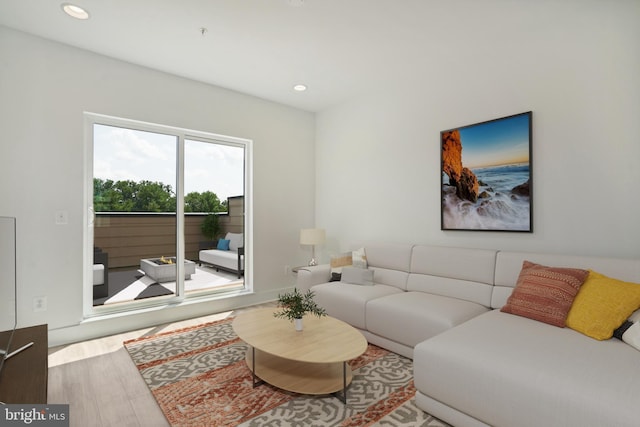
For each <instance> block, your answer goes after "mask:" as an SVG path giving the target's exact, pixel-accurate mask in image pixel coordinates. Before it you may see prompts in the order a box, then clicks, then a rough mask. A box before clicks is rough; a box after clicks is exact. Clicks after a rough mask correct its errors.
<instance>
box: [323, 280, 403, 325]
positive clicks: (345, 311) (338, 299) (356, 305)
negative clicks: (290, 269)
mask: <svg viewBox="0 0 640 427" xmlns="http://www.w3.org/2000/svg"><path fill="white" fill-rule="evenodd" d="M311 290H312V291H313V292H314V293H315V296H314V298H313V299H314V300H315V302H316V303H317V304H318V305H319V306H320V307H322V308H324V309H325V310H326V311H327V314H328V315H329V316H332V317H335V318H337V319H340V320H342V321H344V322H347V323H348V324H350V325H351V326H354V327H356V328H360V329H365V328H366V314H365V308H366V304H367V302H368V301H370V300H373V299H376V298H380V297H383V296H386V295H392V294H395V293H400V292H402V291H401V290H400V289H398V288H395V287H393V286H386V285H378V284H376V285H373V286H361V285H353V284H349V283H342V282H330V283H321V284H319V285H315V286H312V287H311Z"/></svg>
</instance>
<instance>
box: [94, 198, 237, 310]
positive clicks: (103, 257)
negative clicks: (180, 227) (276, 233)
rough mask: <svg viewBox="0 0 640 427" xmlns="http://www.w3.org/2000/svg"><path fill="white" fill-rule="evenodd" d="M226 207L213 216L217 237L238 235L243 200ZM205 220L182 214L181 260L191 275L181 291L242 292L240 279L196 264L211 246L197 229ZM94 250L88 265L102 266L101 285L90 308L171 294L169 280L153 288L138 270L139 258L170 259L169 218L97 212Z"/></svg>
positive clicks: (172, 227) (172, 234) (172, 222)
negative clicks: (192, 270)
mask: <svg viewBox="0 0 640 427" xmlns="http://www.w3.org/2000/svg"><path fill="white" fill-rule="evenodd" d="M228 206H229V212H227V213H220V214H218V215H219V220H220V226H221V233H220V236H221V237H222V236H224V235H225V234H226V233H227V232H232V233H242V232H243V231H244V215H243V212H244V198H243V197H233V198H229V204H228ZM206 216H207V214H200V213H187V214H185V225H184V234H185V236H184V237H185V258H186V259H187V260H190V261H194V262H195V263H196V272H195V274H194V275H192V276H191V278H190V279H189V280H186V281H185V290H186V292H211V291H219V290H221V289H228V288H238V287H243V286H244V280H243V278H241V279H238V277H237V275H235V274H233V273H225V272H223V271H216V270H215V268H212V267H207V266H204V265H203V266H200V265H197V262H198V252H199V251H200V250H201V249H203V248H207V247H211V245H213V244H214V243H213V242H211V241H207V238H206V237H205V236H204V235H203V234H202V231H201V228H200V227H201V224H202V222H203V221H204V218H205V217H206ZM94 247H95V248H96V249H97V252H96V253H95V254H94V264H98V265H103V266H104V269H105V270H104V279H105V280H104V282H105V285H104V286H100V285H98V286H94V306H95V305H102V304H112V303H121V302H126V301H131V300H134V299H141V298H148V297H151V296H160V295H170V294H172V293H174V292H175V281H173V282H162V283H157V282H155V281H154V280H153V279H152V278H151V277H149V276H148V275H146V274H145V273H144V272H143V271H142V270H141V267H140V263H141V260H144V259H159V258H162V257H164V258H165V259H169V258H171V257H175V256H176V215H175V213H135V212H126V213H97V214H96V218H95V221H94ZM105 264H106V265H105ZM94 269H95V265H94ZM99 274H100V273H99ZM98 282H99V280H98ZM94 283H96V280H94Z"/></svg>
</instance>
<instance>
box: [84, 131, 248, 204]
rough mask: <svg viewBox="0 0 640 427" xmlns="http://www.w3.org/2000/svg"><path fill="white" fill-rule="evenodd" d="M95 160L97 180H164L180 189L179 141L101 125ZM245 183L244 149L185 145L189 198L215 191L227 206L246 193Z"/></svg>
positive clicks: (95, 139)
mask: <svg viewBox="0 0 640 427" xmlns="http://www.w3.org/2000/svg"><path fill="white" fill-rule="evenodd" d="M93 158H94V161H93V175H94V177H96V178H102V179H111V180H113V181H118V180H132V181H136V182H137V181H142V180H147V181H153V182H158V181H159V182H162V183H163V184H168V185H171V188H172V189H173V190H174V192H175V190H176V187H177V185H176V169H177V166H176V162H177V160H176V158H177V137H176V136H173V135H163V134H158V133H152V132H144V131H139V130H132V129H124V128H119V127H113V126H105V125H95V127H94V146H93ZM243 180H244V150H243V148H241V147H237V146H230V145H224V144H223V143H219V144H216V143H210V142H201V141H193V140H186V141H185V184H184V186H185V188H184V189H185V194H189V193H191V192H194V191H197V192H199V193H202V192H205V191H213V192H214V193H216V195H217V196H218V198H219V199H220V201H225V200H226V199H227V198H228V197H233V196H240V195H243V194H244V189H243V188H244V185H243Z"/></svg>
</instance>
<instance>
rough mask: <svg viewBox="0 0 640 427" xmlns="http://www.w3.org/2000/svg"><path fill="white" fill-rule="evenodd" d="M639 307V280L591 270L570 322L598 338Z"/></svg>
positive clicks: (568, 319) (611, 334) (611, 332)
mask: <svg viewBox="0 0 640 427" xmlns="http://www.w3.org/2000/svg"><path fill="white" fill-rule="evenodd" d="M638 308H640V284H637V283H631V282H623V281H622V280H617V279H612V278H610V277H607V276H605V275H603V274H600V273H597V272H595V271H593V270H590V272H589V277H587V280H586V281H585V282H584V284H583V285H582V287H581V288H580V291H579V292H578V295H576V298H575V300H573V305H572V306H571V310H569V315H568V316H567V326H568V327H570V328H571V329H574V330H576V331H578V332H581V333H583V334H585V335H587V336H589V337H591V338H595V339H597V340H606V339H609V338H611V337H612V336H613V331H614V330H615V329H616V328H618V327H619V326H620V325H622V323H623V322H624V321H625V320H627V318H628V317H629V316H631V313H633V312H634V311H635V310H637V309H638Z"/></svg>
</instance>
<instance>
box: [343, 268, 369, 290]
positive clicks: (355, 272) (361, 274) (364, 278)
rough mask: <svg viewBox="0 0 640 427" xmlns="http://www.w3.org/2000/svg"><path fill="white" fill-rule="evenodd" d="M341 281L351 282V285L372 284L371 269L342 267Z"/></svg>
mask: <svg viewBox="0 0 640 427" xmlns="http://www.w3.org/2000/svg"><path fill="white" fill-rule="evenodd" d="M340 281H341V282H343V283H351V284H353V285H364V286H373V270H369V269H366V268H356V267H342V278H341V279H340Z"/></svg>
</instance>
